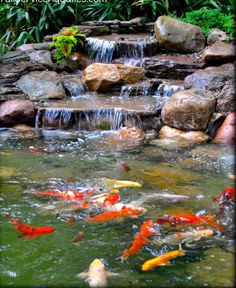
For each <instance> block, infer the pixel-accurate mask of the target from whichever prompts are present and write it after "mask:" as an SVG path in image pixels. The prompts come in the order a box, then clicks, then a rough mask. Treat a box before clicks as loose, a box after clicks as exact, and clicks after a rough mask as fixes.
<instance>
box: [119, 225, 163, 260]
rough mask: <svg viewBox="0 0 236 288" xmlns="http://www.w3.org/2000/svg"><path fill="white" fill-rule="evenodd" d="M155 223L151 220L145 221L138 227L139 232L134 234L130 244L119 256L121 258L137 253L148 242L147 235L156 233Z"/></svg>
mask: <svg viewBox="0 0 236 288" xmlns="http://www.w3.org/2000/svg"><path fill="white" fill-rule="evenodd" d="M155 225H156V224H155V223H153V221H152V220H148V221H145V222H144V223H143V225H142V226H141V227H140V230H139V233H138V234H137V235H136V237H135V239H134V241H133V243H132V245H131V246H130V247H129V248H128V249H125V250H124V252H123V255H122V257H121V259H122V260H124V259H128V258H129V256H130V255H133V254H138V252H139V251H140V250H141V248H142V247H143V246H144V245H146V244H147V243H148V242H149V239H148V237H149V236H152V235H156V234H157V231H156V229H155Z"/></svg>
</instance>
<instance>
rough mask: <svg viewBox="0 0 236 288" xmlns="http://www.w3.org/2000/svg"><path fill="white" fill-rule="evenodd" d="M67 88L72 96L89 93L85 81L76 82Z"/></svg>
mask: <svg viewBox="0 0 236 288" xmlns="http://www.w3.org/2000/svg"><path fill="white" fill-rule="evenodd" d="M67 90H68V92H69V94H70V96H71V97H79V96H83V95H86V94H87V93H88V88H87V86H86V85H85V84H84V83H83V82H81V83H80V84H78V85H76V84H75V85H73V86H71V87H69V88H67Z"/></svg>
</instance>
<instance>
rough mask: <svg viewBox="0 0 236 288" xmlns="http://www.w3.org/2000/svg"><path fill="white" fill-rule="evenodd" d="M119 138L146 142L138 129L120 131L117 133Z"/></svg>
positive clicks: (125, 128)
mask: <svg viewBox="0 0 236 288" xmlns="http://www.w3.org/2000/svg"><path fill="white" fill-rule="evenodd" d="M117 137H118V138H119V139H126V138H132V139H136V140H144V139H145V136H144V134H143V132H142V131H141V130H140V129H138V128H134V127H133V128H128V127H123V128H121V129H120V130H119V131H117Z"/></svg>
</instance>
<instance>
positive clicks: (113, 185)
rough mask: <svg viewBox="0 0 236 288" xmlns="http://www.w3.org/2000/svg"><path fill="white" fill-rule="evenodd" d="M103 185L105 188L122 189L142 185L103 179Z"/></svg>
mask: <svg viewBox="0 0 236 288" xmlns="http://www.w3.org/2000/svg"><path fill="white" fill-rule="evenodd" d="M104 183H105V185H106V186H108V187H111V188H123V187H142V184H140V183H138V182H133V181H127V180H112V179H108V178H104Z"/></svg>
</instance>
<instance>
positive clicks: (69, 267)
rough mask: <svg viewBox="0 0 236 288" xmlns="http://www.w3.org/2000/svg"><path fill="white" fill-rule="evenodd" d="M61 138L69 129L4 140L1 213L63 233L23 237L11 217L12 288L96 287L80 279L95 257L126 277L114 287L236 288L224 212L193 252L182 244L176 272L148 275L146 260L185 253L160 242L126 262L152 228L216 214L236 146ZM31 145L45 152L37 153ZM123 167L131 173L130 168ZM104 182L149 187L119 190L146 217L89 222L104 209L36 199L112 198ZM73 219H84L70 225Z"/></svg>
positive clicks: (5, 245) (113, 281) (5, 262)
mask: <svg viewBox="0 0 236 288" xmlns="http://www.w3.org/2000/svg"><path fill="white" fill-rule="evenodd" d="M5 132H6V131H5ZM50 132H53V133H52V134H50ZM60 133H66V132H62V131H61V132H58V131H42V133H41V136H40V137H39V138H38V139H32V138H30V139H20V138H17V137H15V138H14V139H12V137H10V138H7V136H6V135H5V136H4V137H3V138H2V141H1V160H2V161H1V175H2V177H1V191H2V193H1V204H2V210H1V211H2V212H1V213H2V215H4V214H10V215H11V216H12V217H15V218H17V219H20V220H22V221H23V222H24V223H28V224H31V225H38V226H52V227H54V228H55V229H56V231H55V232H54V233H51V234H48V235H42V236H41V237H39V238H35V239H25V240H24V239H23V238H22V237H19V236H18V234H17V231H16V230H15V229H14V227H13V226H12V225H10V224H9V223H8V220H9V218H6V217H1V222H2V230H1V232H2V236H1V273H2V274H1V284H2V285H3V287H6V286H17V287H18V286H22V287H28V286H50V285H53V286H60V287H72V286H73V287H88V285H87V284H86V283H85V282H84V281H83V280H82V279H80V278H77V277H76V275H77V274H78V273H80V272H83V271H84V270H86V269H87V268H88V266H89V264H90V263H91V262H92V261H93V260H94V259H95V258H99V259H103V261H104V263H105V266H106V270H108V271H112V272H115V273H119V275H118V276H117V277H111V278H109V279H108V283H109V287H158V286H160V287H203V286H211V287H233V279H234V270H233V268H234V261H233V257H234V254H233V253H234V240H233V235H234V231H233V226H234V225H232V224H233V222H232V221H233V220H232V217H233V215H231V214H232V213H228V214H227V215H223V217H224V221H225V226H224V230H223V231H222V232H221V233H219V234H218V235H217V236H214V237H212V238H211V239H201V240H199V241H198V242H197V243H196V244H194V245H193V246H192V247H185V246H183V248H184V249H185V250H187V252H186V255H185V256H183V257H180V258H176V259H174V260H173V261H172V264H173V265H171V266H163V267H158V268H154V269H153V270H150V271H147V272H141V265H142V263H143V262H144V261H146V260H147V259H150V258H152V257H154V256H156V255H159V254H160V252H164V251H170V250H173V249H176V248H177V247H175V246H172V245H165V246H162V247H158V246H157V245H154V243H152V242H150V243H148V244H147V245H146V246H144V247H143V248H142V250H141V251H140V253H139V254H138V255H134V256H131V257H130V258H129V259H128V261H125V262H121V261H120V260H119V259H118V258H119V257H120V256H121V255H122V253H123V251H124V249H126V248H128V247H129V246H130V245H131V243H132V241H133V239H134V237H135V235H136V233H137V232H138V231H139V228H140V226H141V224H142V223H143V221H146V220H148V219H152V220H155V219H156V218H157V217H161V216H163V215H164V214H168V213H177V212H178V213H183V212H186V213H205V214H206V215H207V214H210V215H212V214H215V212H216V208H215V205H214V201H213V200H212V198H213V197H214V196H219V195H220V193H221V192H222V191H223V190H224V188H225V187H229V186H232V185H233V184H234V182H233V180H231V179H230V178H229V177H228V174H229V173H231V174H234V170H233V166H234V156H233V151H232V150H231V148H229V147H220V146H217V147H216V146H213V145H208V144H206V145H202V146H197V147H190V148H188V149H181V150H167V151H166V150H164V149H162V148H159V147H153V146H149V145H147V144H146V145H143V144H141V146H140V143H139V146H137V143H136V145H134V143H122V142H115V141H113V140H114V138H112V137H111V136H112V135H113V134H112V133H113V132H86V133H85V132H83V133H79V132H74V134H73V135H71V137H69V136H68V137H67V139H65V140H62V137H64V136H65V135H64V134H63V136H60ZM66 135H69V134H66ZM78 139H79V140H78ZM112 139H113V140H112ZM129 144H130V145H129ZM29 146H34V147H38V148H41V149H42V150H43V152H39V153H31V152H30V151H29ZM123 163H126V164H127V165H128V166H129V167H130V169H124V167H125V166H124V165H123ZM103 178H109V179H120V180H129V181H135V182H139V183H141V184H142V185H143V186H142V187H141V188H136V187H130V188H120V189H119V190H120V197H121V202H122V203H124V204H132V205H137V206H142V207H144V208H146V209H147V212H146V213H145V214H143V215H142V216H140V217H138V218H125V219H124V220H123V221H117V222H116V221H115V222H106V223H88V222H85V221H84V219H85V218H86V217H88V216H95V215H96V214H97V213H100V212H101V210H99V209H100V208H99V209H98V210H89V209H88V210H86V209H83V210H80V209H79V210H75V211H73V210H72V209H71V206H72V205H74V204H76V203H74V202H66V201H63V200H62V199H55V198H54V199H53V198H47V197H40V196H37V195H34V194H32V191H34V190H50V189H60V190H69V189H73V188H76V189H79V187H95V188H96V189H98V190H97V191H98V193H104V192H106V187H105V186H104V185H103V183H104V182H103ZM99 189H100V190H99ZM157 195H158V196H157ZM160 195H162V196H160ZM163 195H165V196H163ZM171 195H173V197H171ZM176 195H183V196H188V197H182V198H181V197H180V196H176ZM98 211H99V212H98ZM72 215H73V216H75V220H76V221H73V222H71V223H67V222H68V220H69V219H70V217H71V216H72ZM226 218H227V219H226ZM226 220H227V221H226ZM223 225H224V223H223ZM179 229H180V231H186V229H187V228H186V226H184V227H180V228H177V227H175V228H174V227H171V226H168V225H167V226H163V227H162V228H161V235H163V237H164V236H167V235H169V234H171V233H176V231H179ZM79 231H83V232H84V240H82V241H80V242H79V243H78V245H74V244H73V239H74V238H75V236H76V235H77V234H78V233H79Z"/></svg>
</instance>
